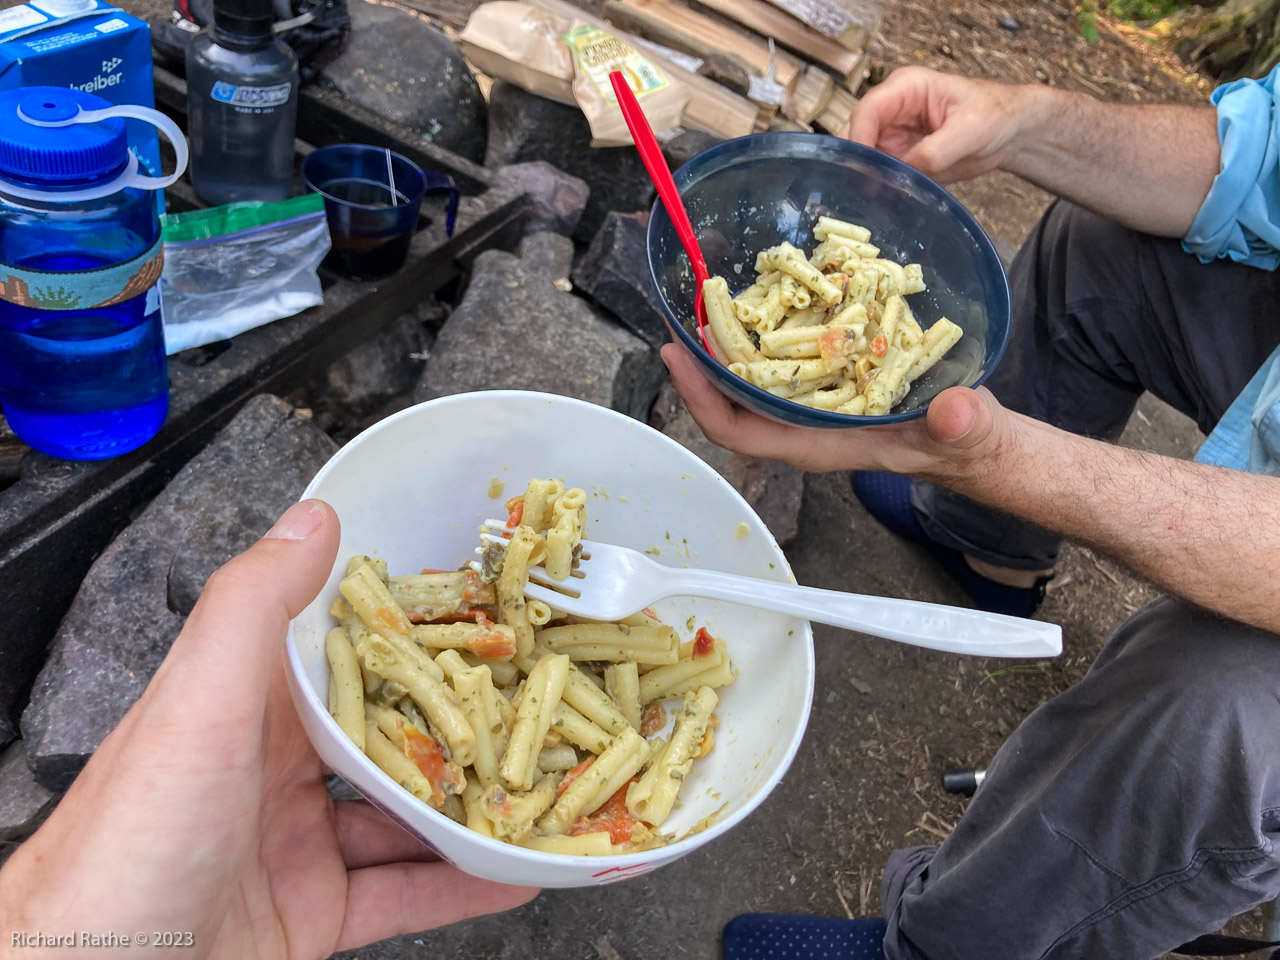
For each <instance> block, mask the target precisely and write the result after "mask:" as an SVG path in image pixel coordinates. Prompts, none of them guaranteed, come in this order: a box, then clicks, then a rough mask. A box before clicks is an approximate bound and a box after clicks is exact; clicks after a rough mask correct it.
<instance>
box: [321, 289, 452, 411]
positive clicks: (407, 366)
mask: <svg viewBox="0 0 1280 960" xmlns="http://www.w3.org/2000/svg"><path fill="white" fill-rule="evenodd" d="M428 340H429V338H428V336H427V331H426V328H425V326H424V325H423V322H422V320H421V319H419V317H418V316H417V315H416V314H413V313H406V314H404V315H403V316H401V317H400V318H399V319H398V320H396V321H395V322H394V323H392V324H391V326H390V327H388V328H387V329H386V330H384V331H383V332H382V333H380V334H378V335H377V336H376V337H373V338H372V339H370V340H366V341H365V342H364V343H362V344H360V345H359V346H358V347H356V348H355V349H354V350H352V351H351V352H350V353H348V354H347V355H346V356H345V357H343V358H342V359H341V360H336V361H334V362H333V363H332V364H330V366H329V369H328V370H326V371H325V373H324V376H323V378H322V379H321V382H320V383H319V384H318V385H317V386H316V388H315V389H314V390H313V391H312V402H313V403H315V404H316V405H317V406H320V407H323V408H325V409H327V410H329V411H330V412H332V413H334V414H335V416H337V417H338V418H339V419H341V420H348V419H359V418H361V417H363V416H364V415H366V414H368V413H370V412H371V411H373V410H375V409H376V408H378V407H380V406H382V405H383V404H384V403H386V402H387V401H388V400H390V399H391V398H392V397H395V396H397V395H399V394H402V393H407V392H409V391H410V390H412V389H413V387H414V384H416V383H417V382H418V377H420V376H421V375H422V367H423V365H424V364H425V363H426V357H425V352H426V350H427V348H428V346H429V342H428Z"/></svg>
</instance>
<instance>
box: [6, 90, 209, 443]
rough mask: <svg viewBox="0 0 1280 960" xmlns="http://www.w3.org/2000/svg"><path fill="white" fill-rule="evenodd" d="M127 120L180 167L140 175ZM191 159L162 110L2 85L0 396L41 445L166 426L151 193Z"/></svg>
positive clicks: (137, 436) (144, 435)
mask: <svg viewBox="0 0 1280 960" xmlns="http://www.w3.org/2000/svg"><path fill="white" fill-rule="evenodd" d="M126 117H127V118H133V119H139V120H144V121H147V122H149V123H153V124H154V125H155V126H157V127H158V128H159V129H160V130H161V132H162V133H164V134H165V135H166V136H167V137H168V138H169V140H170V141H171V142H172V144H173V147H174V151H175V153H176V155H177V158H178V168H177V170H176V171H175V172H174V173H173V174H171V175H170V176H168V177H163V178H159V177H147V176H143V175H141V174H140V172H139V165H138V159H137V157H135V156H134V155H133V154H132V153H131V152H130V150H129V148H128V146H127V145H126V143H125V123H124V118H126ZM186 162H187V145H186V141H185V139H184V138H183V136H182V134H181V132H180V131H179V130H178V127H177V125H176V124H174V122H173V121H172V120H170V119H169V118H168V117H165V116H164V115H163V114H160V113H157V112H156V111H154V110H149V109H147V108H145V107H135V106H119V107H113V106H111V105H110V104H108V103H107V101H105V100H103V99H102V98H101V97H96V96H94V95H93V94H89V93H83V92H81V91H79V90H71V89H63V88H60V87H22V88H18V89H16V90H8V91H5V92H3V93H0V406H2V407H3V409H4V415H5V417H6V418H7V419H8V421H9V426H10V427H12V428H13V432H14V433H16V434H17V435H18V436H19V437H20V438H21V439H22V440H24V441H25V442H26V443H28V444H29V445H30V446H32V447H34V448H35V449H36V450H40V451H42V452H44V453H48V454H52V455H53V456H57V457H66V458H68V459H71V460H101V459H105V458H107V457H114V456H117V455H119V454H122V453H127V452H128V451H130V450H133V449H135V448H136V447H139V446H141V445H142V444H144V443H146V442H147V441H148V440H150V439H151V438H152V437H153V436H155V434H156V432H157V431H158V430H159V429H160V427H161V425H162V424H163V423H164V418H165V415H166V414H167V413H168V409H169V383H168V378H167V376H166V373H165V359H164V329H163V326H162V324H161V319H160V295H159V289H158V288H157V286H156V284H157V281H159V279H160V271H161V267H162V266H163V263H164V259H163V255H162V252H161V246H160V221H159V218H158V217H157V215H156V203H155V198H154V196H153V195H152V191H155V190H161V189H163V188H165V187H167V186H168V185H169V184H170V183H172V182H174V181H175V180H176V179H177V178H178V177H179V176H180V175H181V174H182V171H183V170H184V169H185V167H186Z"/></svg>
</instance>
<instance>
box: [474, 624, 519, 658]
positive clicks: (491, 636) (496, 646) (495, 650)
mask: <svg viewBox="0 0 1280 960" xmlns="http://www.w3.org/2000/svg"><path fill="white" fill-rule="evenodd" d="M481 616H483V614H481ZM467 649H468V650H470V651H471V652H472V653H474V654H475V655H476V656H477V657H479V658H480V659H481V660H501V659H502V658H503V657H514V656H515V655H516V645H515V644H514V643H512V641H511V639H510V638H509V637H504V636H503V635H502V634H500V633H487V634H485V635H484V636H483V637H476V638H475V639H474V640H472V641H471V642H470V643H468V644H467Z"/></svg>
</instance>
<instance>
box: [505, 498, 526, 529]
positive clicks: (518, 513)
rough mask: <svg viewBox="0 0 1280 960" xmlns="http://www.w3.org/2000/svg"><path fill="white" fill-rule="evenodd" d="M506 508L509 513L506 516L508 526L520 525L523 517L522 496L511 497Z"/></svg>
mask: <svg viewBox="0 0 1280 960" xmlns="http://www.w3.org/2000/svg"><path fill="white" fill-rule="evenodd" d="M507 510H509V511H510V513H511V515H510V516H509V517H508V518H507V526H508V527H518V526H520V521H521V520H523V519H524V497H512V498H511V499H510V500H508V501H507Z"/></svg>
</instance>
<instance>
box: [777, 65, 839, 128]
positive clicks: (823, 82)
mask: <svg viewBox="0 0 1280 960" xmlns="http://www.w3.org/2000/svg"><path fill="white" fill-rule="evenodd" d="M835 89H836V83H835V81H834V80H833V79H831V74H829V73H827V71H825V70H823V69H822V68H821V67H819V66H815V65H814V64H812V63H811V64H809V66H808V67H807V68H806V69H805V72H804V74H803V75H802V76H801V77H800V82H799V83H797V84H796V88H795V90H793V91H792V93H791V96H789V97H788V98H787V99H786V100H785V101H784V102H783V104H782V113H783V116H785V117H787V118H788V119H791V120H796V121H798V122H800V123H813V121H814V120H815V119H817V117H818V115H819V114H821V113H822V112H823V111H824V110H826V109H827V104H829V103H830V102H831V96H832V94H834V93H835Z"/></svg>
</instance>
